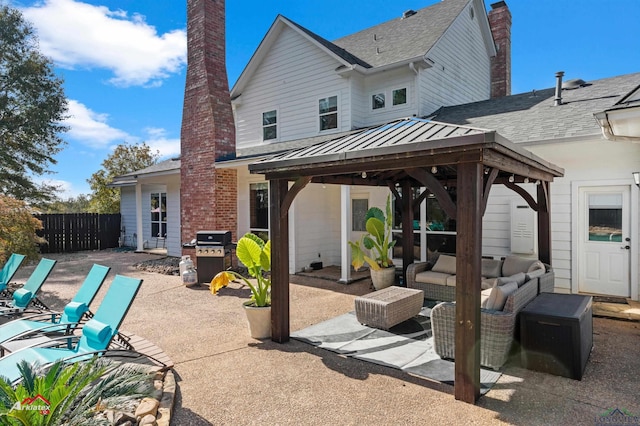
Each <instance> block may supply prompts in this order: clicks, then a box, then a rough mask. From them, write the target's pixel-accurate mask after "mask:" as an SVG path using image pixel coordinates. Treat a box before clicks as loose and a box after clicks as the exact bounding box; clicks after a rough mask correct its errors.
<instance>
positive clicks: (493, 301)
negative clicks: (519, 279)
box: [485, 282, 518, 311]
mask: <svg viewBox="0 0 640 426" xmlns="http://www.w3.org/2000/svg"><path fill="white" fill-rule="evenodd" d="M517 290H518V283H516V282H510V283H507V284H504V285H497V286H495V287H493V288H492V289H491V294H490V295H489V298H488V299H487V302H486V304H485V309H493V310H496V311H501V310H502V309H503V308H504V305H505V303H506V302H507V297H509V295H511V294H512V293H514V292H515V291H517Z"/></svg>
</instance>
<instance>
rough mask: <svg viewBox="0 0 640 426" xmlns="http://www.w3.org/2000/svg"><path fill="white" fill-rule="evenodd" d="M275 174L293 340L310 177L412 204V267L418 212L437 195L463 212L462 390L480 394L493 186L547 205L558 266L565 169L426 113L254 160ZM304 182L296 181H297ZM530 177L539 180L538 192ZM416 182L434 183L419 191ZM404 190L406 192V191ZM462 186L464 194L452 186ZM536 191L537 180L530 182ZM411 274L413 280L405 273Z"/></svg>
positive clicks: (276, 298) (276, 224)
mask: <svg viewBox="0 0 640 426" xmlns="http://www.w3.org/2000/svg"><path fill="white" fill-rule="evenodd" d="M249 170H250V172H252V173H261V174H264V175H265V178H266V179H267V180H269V181H270V182H269V185H270V186H269V189H270V193H269V194H270V195H269V197H270V212H269V220H270V230H271V243H272V244H271V245H272V265H271V266H272V268H271V269H272V270H271V276H272V288H271V300H272V310H271V328H272V340H274V341H276V342H286V341H288V340H289V322H290V321H289V320H290V319H289V247H288V243H289V226H288V225H289V224H288V221H289V216H288V211H289V207H290V206H291V203H292V202H293V200H294V199H295V197H296V195H297V194H298V193H299V192H300V191H301V190H302V189H303V188H304V187H305V186H306V185H307V184H309V183H310V182H316V183H325V184H343V185H369V186H386V187H388V188H389V189H390V190H391V192H392V193H393V194H394V196H395V197H396V202H397V203H399V205H400V206H401V208H402V233H403V239H402V248H403V250H402V252H403V269H404V272H405V274H406V268H407V266H408V265H409V264H410V263H413V243H414V242H413V211H414V207H415V206H417V205H418V204H420V203H421V202H422V200H423V199H424V196H426V195H427V194H428V193H432V194H433V195H435V197H436V198H437V199H438V201H439V203H440V206H441V207H442V208H443V209H444V210H445V212H446V213H447V215H448V216H449V217H451V218H455V219H456V224H457V234H456V271H457V273H456V277H457V278H456V282H457V283H458V285H457V286H456V304H457V306H456V307H457V309H456V327H457V328H456V337H455V339H456V346H455V347H456V349H455V391H454V392H455V397H456V398H457V399H461V400H463V401H466V402H471V403H473V402H475V400H476V399H477V398H478V396H479V394H480V274H481V257H482V216H483V214H484V211H485V209H486V205H487V200H488V197H489V192H490V189H491V186H492V185H493V184H503V185H505V186H506V187H508V188H510V189H512V190H513V191H515V192H516V193H518V194H519V195H521V196H522V197H523V198H524V199H525V200H526V201H527V203H528V204H529V205H530V206H531V207H532V209H533V210H535V211H536V212H537V213H538V257H539V259H540V260H541V261H543V262H544V263H547V264H551V213H550V182H552V181H553V179H554V178H555V177H560V176H563V175H564V170H563V169H562V168H561V167H558V166H556V165H554V164H551V163H549V162H547V161H545V160H543V159H542V158H540V157H538V156H536V155H534V154H532V153H531V152H529V151H526V150H525V149H523V148H521V147H519V146H517V145H516V144H514V143H512V142H510V141H508V140H506V139H504V138H503V137H501V136H500V135H498V134H497V133H496V132H495V131H493V130H485V129H478V128H474V127H468V126H458V125H452V124H446V123H440V122H435V121H430V120H422V119H417V118H407V119H402V120H396V121H393V122H390V123H387V124H384V125H382V126H376V127H372V128H368V129H362V130H360V131H356V132H354V133H351V134H349V135H345V136H340V137H337V138H336V139H334V140H330V141H327V142H323V143H320V144H317V145H313V146H309V147H306V148H300V149H295V150H292V151H288V152H285V153H281V154H277V155H274V156H273V157H270V158H267V159H264V160H261V161H257V162H255V163H253V164H250V165H249ZM291 181H293V182H295V183H294V184H293V185H292V186H291V187H290V186H289V182H291ZM521 183H536V184H537V185H535V193H536V195H535V196H532V195H531V194H530V193H529V191H528V190H527V189H526V188H524V187H521V186H520V185H519V184H521ZM412 187H426V188H427V189H428V191H425V192H423V193H422V195H420V196H419V197H418V198H416V199H414V198H413V197H414V195H413V191H411V188H412ZM398 188H400V190H398ZM451 188H455V191H456V196H455V199H454V198H452V197H451V192H450V189H451ZM529 189H531V188H529ZM405 282H406V280H405Z"/></svg>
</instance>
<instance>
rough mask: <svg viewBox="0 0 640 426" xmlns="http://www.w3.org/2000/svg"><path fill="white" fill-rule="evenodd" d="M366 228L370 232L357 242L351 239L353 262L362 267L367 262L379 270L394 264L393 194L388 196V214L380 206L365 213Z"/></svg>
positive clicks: (357, 266)
mask: <svg viewBox="0 0 640 426" xmlns="http://www.w3.org/2000/svg"><path fill="white" fill-rule="evenodd" d="M365 221H366V224H365V228H366V230H367V232H368V234H365V235H363V236H362V238H361V239H360V240H358V241H356V242H352V241H349V246H351V264H352V265H353V267H354V268H355V269H356V271H357V270H358V269H360V268H361V267H362V266H363V265H364V264H365V262H366V263H368V264H369V266H370V267H371V268H372V269H375V270H378V269H381V268H388V267H390V266H393V261H392V260H391V258H390V257H389V251H390V250H391V249H392V248H393V246H395V245H396V242H395V241H394V240H393V238H392V237H391V227H392V226H393V216H392V212H391V196H388V197H387V205H386V215H385V213H383V212H382V210H381V209H380V208H378V207H371V208H370V209H369V210H368V211H367V214H366V215H365Z"/></svg>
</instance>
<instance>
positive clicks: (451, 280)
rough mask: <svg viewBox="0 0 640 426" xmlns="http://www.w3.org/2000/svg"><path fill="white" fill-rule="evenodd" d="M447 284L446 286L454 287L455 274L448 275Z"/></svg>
mask: <svg viewBox="0 0 640 426" xmlns="http://www.w3.org/2000/svg"><path fill="white" fill-rule="evenodd" d="M447 286H448V287H455V286H456V276H455V275H449V277H448V278H447Z"/></svg>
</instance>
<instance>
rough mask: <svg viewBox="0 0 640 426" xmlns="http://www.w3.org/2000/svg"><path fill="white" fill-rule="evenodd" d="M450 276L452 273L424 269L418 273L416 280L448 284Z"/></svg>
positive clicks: (426, 282)
mask: <svg viewBox="0 0 640 426" xmlns="http://www.w3.org/2000/svg"><path fill="white" fill-rule="evenodd" d="M450 276H451V274H445V273H442V272H434V271H424V272H420V273H417V274H416V282H419V283H425V284H439V285H447V278H449V277H450Z"/></svg>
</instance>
